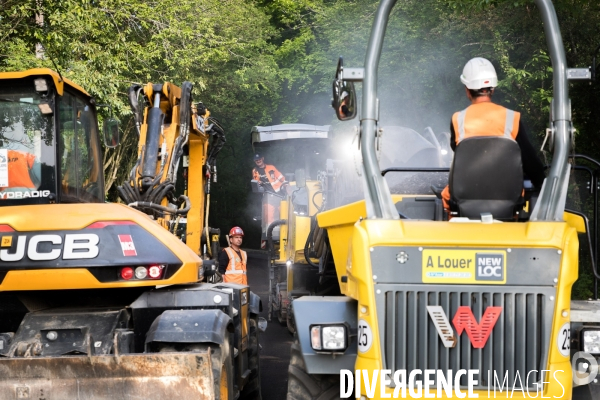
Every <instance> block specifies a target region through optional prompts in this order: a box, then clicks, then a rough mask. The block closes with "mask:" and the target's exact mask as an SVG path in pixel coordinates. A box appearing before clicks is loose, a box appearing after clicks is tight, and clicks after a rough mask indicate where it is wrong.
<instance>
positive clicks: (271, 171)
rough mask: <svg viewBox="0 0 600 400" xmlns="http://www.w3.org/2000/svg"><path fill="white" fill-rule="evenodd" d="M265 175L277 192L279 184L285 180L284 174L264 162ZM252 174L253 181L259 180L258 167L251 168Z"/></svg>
mask: <svg viewBox="0 0 600 400" xmlns="http://www.w3.org/2000/svg"><path fill="white" fill-rule="evenodd" d="M265 175H267V180H268V181H269V183H270V184H271V187H273V190H274V191H275V192H279V189H280V188H281V185H283V183H284V182H285V176H283V174H282V173H281V172H279V171H278V170H277V168H275V167H274V166H273V165H269V164H266V165H265ZM252 176H253V178H254V180H255V181H261V175H260V173H259V172H258V167H256V168H254V169H253V170H252Z"/></svg>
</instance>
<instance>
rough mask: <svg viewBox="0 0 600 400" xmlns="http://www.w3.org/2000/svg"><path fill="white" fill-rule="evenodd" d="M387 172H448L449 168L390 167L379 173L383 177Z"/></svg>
mask: <svg viewBox="0 0 600 400" xmlns="http://www.w3.org/2000/svg"><path fill="white" fill-rule="evenodd" d="M388 172H450V168H426V167H422V168H419V167H414V168H404V167H391V168H386V169H384V170H383V171H381V176H385V174H387V173H388Z"/></svg>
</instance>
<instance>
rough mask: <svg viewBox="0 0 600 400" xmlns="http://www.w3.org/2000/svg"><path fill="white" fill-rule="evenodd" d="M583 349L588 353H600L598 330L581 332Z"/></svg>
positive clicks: (599, 334)
mask: <svg viewBox="0 0 600 400" xmlns="http://www.w3.org/2000/svg"><path fill="white" fill-rule="evenodd" d="M581 336H582V338H583V351H584V352H586V353H589V354H600V331H596V330H587V329H586V330H584V331H583V332H582V335H581Z"/></svg>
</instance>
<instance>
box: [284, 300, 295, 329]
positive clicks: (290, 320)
mask: <svg viewBox="0 0 600 400" xmlns="http://www.w3.org/2000/svg"><path fill="white" fill-rule="evenodd" d="M292 304H293V303H292V302H290V305H289V306H288V309H287V312H286V313H285V314H286V327H287V330H288V332H289V333H290V334H291V335H292V336H294V335H295V334H296V323H295V322H294V309H293V308H292Z"/></svg>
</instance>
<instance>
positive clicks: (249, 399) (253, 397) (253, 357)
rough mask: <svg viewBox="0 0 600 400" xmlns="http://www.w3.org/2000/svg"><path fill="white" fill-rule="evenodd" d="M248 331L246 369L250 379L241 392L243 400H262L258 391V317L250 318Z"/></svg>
mask: <svg viewBox="0 0 600 400" xmlns="http://www.w3.org/2000/svg"><path fill="white" fill-rule="evenodd" d="M249 328H250V329H249V331H248V369H249V370H250V371H251V372H250V377H249V378H248V382H247V383H246V385H245V386H244V389H243V390H242V396H241V398H242V399H243V400H262V394H261V391H260V354H259V349H260V347H259V346H258V336H259V333H260V331H259V330H258V317H251V318H250V321H249Z"/></svg>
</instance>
